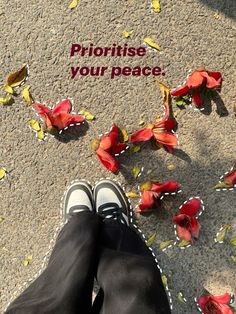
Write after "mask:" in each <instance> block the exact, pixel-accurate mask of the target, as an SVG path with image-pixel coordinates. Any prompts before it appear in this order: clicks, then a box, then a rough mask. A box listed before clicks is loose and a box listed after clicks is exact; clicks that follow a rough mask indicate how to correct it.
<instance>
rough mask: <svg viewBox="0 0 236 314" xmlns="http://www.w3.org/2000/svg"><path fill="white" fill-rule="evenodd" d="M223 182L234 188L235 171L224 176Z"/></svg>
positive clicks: (235, 181) (235, 180)
mask: <svg viewBox="0 0 236 314" xmlns="http://www.w3.org/2000/svg"><path fill="white" fill-rule="evenodd" d="M223 181H224V182H225V183H226V184H228V185H229V186H234V185H235V184H236V169H234V170H232V171H231V172H229V173H228V174H226V175H225V176H224V179H223Z"/></svg>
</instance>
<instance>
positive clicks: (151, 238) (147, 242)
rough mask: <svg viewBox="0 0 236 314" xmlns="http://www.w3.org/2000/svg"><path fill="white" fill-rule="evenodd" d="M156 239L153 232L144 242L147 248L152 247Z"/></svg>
mask: <svg viewBox="0 0 236 314" xmlns="http://www.w3.org/2000/svg"><path fill="white" fill-rule="evenodd" d="M156 237H157V234H156V232H155V233H153V234H152V235H151V236H150V238H149V239H148V240H147V241H146V244H147V246H152V245H153V243H154V242H155V240H156Z"/></svg>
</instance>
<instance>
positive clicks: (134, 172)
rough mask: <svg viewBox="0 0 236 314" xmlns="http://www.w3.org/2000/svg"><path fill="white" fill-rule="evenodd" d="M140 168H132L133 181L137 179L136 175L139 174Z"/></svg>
mask: <svg viewBox="0 0 236 314" xmlns="http://www.w3.org/2000/svg"><path fill="white" fill-rule="evenodd" d="M140 170H141V169H140V168H139V167H138V166H134V168H133V174H134V177H135V179H136V178H137V177H138V175H139V174H140Z"/></svg>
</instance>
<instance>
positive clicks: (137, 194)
mask: <svg viewBox="0 0 236 314" xmlns="http://www.w3.org/2000/svg"><path fill="white" fill-rule="evenodd" d="M126 195H127V197H130V198H136V197H139V196H140V195H139V193H137V192H132V191H131V192H128V193H126Z"/></svg>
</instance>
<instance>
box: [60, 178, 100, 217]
mask: <svg viewBox="0 0 236 314" xmlns="http://www.w3.org/2000/svg"><path fill="white" fill-rule="evenodd" d="M63 210H64V220H65V221H66V222H67V221H68V219H69V218H70V217H71V216H72V215H73V214H76V213H80V212H82V211H92V212H93V211H94V201H93V191H92V187H91V186H90V184H89V183H88V182H86V181H76V182H74V183H72V184H71V186H69V188H68V189H67V191H66V193H65V196H64V202H63Z"/></svg>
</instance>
